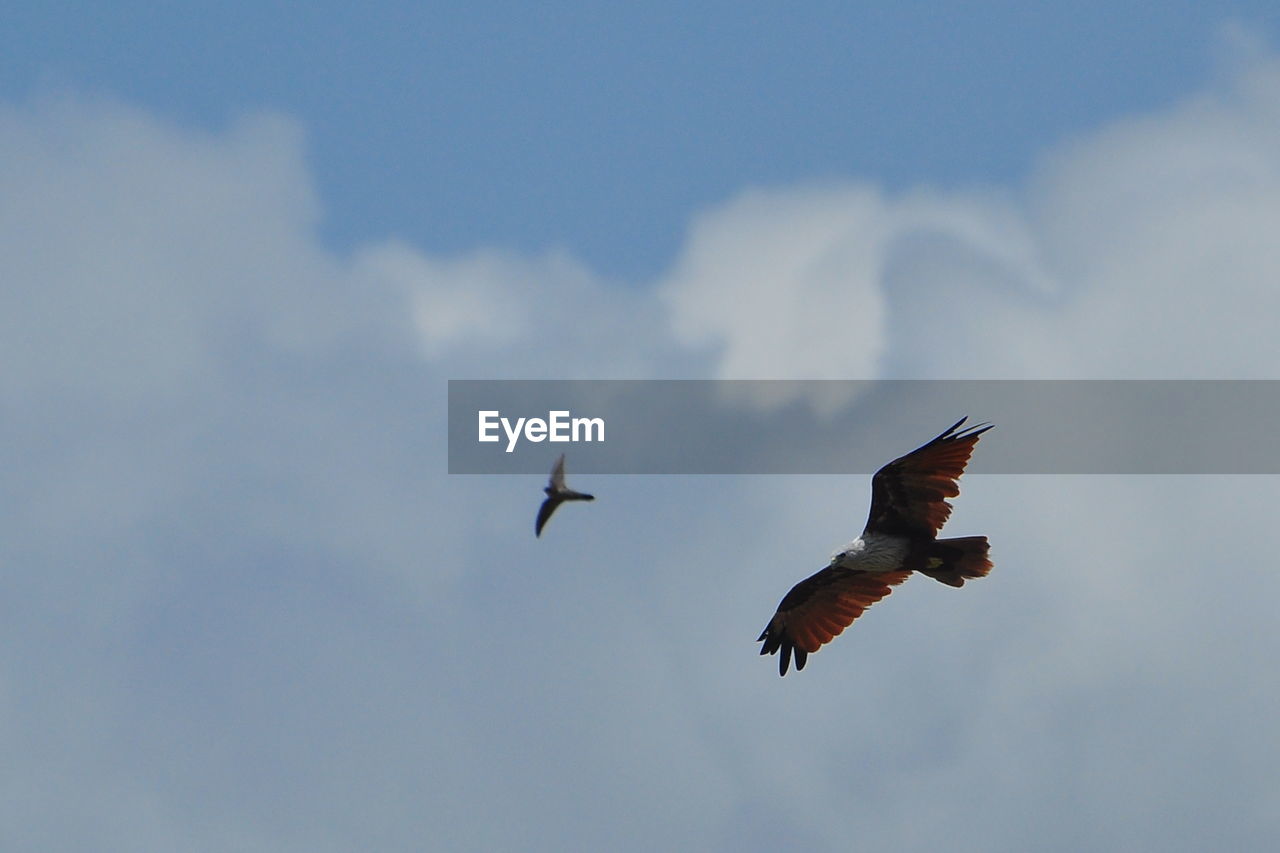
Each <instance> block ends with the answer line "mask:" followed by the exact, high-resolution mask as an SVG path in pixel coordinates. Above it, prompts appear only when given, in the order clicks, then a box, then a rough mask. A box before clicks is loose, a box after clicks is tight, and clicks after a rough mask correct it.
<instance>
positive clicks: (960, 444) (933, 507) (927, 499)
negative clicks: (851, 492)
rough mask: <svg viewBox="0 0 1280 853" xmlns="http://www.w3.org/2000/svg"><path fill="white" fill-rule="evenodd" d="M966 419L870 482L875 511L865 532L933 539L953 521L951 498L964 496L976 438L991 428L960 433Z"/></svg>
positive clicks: (883, 469)
mask: <svg viewBox="0 0 1280 853" xmlns="http://www.w3.org/2000/svg"><path fill="white" fill-rule="evenodd" d="M964 422H965V419H964V418H961V419H960V420H958V421H956V422H955V423H954V424H952V425H951V428H950V429H948V430H947V431H946V432H944V433H942V434H941V435H939V436H938V437H937V438H935V439H934V440H933V441H931V442H929V443H928V444H926V445H924V446H923V447H919V448H917V449H915V450H913V451H911V452H910V453H908V454H907V455H905V456H901V457H899V458H897V459H895V460H893V461H892V462H890V463H889V464H888V465H885V466H884V467H883V468H881V469H880V470H879V471H877V472H876V475H875V476H874V477H872V478H871V512H870V514H869V515H868V517H867V526H866V529H865V530H864V531H863V533H864V534H865V533H887V534H895V535H902V536H927V537H930V538H932V537H934V536H936V535H937V534H938V531H939V530H940V529H941V528H942V525H943V524H945V523H946V521H947V519H948V518H950V517H951V504H950V503H948V502H947V500H946V499H947V498H954V497H955V496H956V495H958V494H960V484H959V483H958V482H957V481H958V480H959V479H960V475H961V474H963V473H964V468H965V465H967V464H968V463H969V456H970V455H971V454H972V453H973V446H974V445H975V444H977V443H978V437H979V436H981V435H982V434H983V433H984V432H986V431H987V430H989V429H991V427H990V426H983V427H978V428H977V429H972V430H969V431H968V432H956V430H957V429H958V428H959V427H960V425H961V424H962V423H964Z"/></svg>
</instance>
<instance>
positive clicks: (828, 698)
mask: <svg viewBox="0 0 1280 853" xmlns="http://www.w3.org/2000/svg"><path fill="white" fill-rule="evenodd" d="M846 5H847V4H824V3H817V4H809V5H808V6H807V7H806V8H805V10H804V11H802V12H801V11H789V10H783V9H781V8H780V7H777V6H775V5H770V4H755V3H746V4H743V3H736V4H733V5H732V6H731V5H730V4H727V3H707V4H701V5H699V6H698V8H697V9H696V10H690V9H687V8H685V7H684V6H675V5H674V4H673V5H671V6H670V7H662V6H654V5H649V6H647V7H645V9H644V10H640V9H639V7H627V8H621V7H613V6H608V5H599V4H584V3H557V4H544V5H543V6H541V7H539V10H538V11H537V12H534V11H533V10H532V8H524V7H519V8H517V7H516V6H514V4H511V5H508V4H498V3H491V4H485V3H478V4H470V5H468V6H466V7H465V9H464V8H463V7H462V6H455V7H452V8H444V7H442V6H440V5H436V4H425V5H424V4H398V3H379V2H373V3H369V4H364V5H363V6H361V7H360V8H359V9H357V8H356V7H355V6H351V5H347V4H333V3H317V4H310V5H309V6H307V7H306V9H300V8H297V7H295V6H293V5H291V4H283V3H259V4H255V5H253V6H248V5H240V4H220V5H217V6H214V5H213V4H209V5H208V6H205V5H202V4H177V5H170V6H167V7H165V8H164V9H158V8H152V7H151V6H150V5H149V4H141V3H118V4H112V5H111V8H110V9H107V8H106V7H103V8H102V9H95V10H94V11H86V10H85V9H84V8H83V7H81V6H80V5H79V4H67V3H54V2H50V3H43V4H38V5H37V4H28V5H26V6H24V7H22V8H19V9H17V10H15V11H13V12H12V13H11V14H8V15H7V18H8V20H7V23H6V26H5V27H4V28H3V30H0V56H4V61H3V63H2V64H0V277H2V280H3V285H4V286H3V287H0V438H2V439H3V440H2V441H0V458H2V459H3V471H4V472H5V476H4V477H3V478H0V496H2V504H0V505H3V507H4V508H5V511H4V512H3V513H0V573H2V576H3V582H4V588H5V594H4V595H3V596H2V597H0V616H2V618H0V745H2V747H3V754H4V756H5V761H6V770H7V772H6V774H5V778H4V782H3V784H4V786H5V790H4V796H3V797H0V842H3V844H2V846H3V847H4V849H6V850H16V851H25V850H32V851H36V850H39V851H64V850H65V851H72V850H75V851H80V850H86V849H94V850H102V851H137V850H184V851H215V850H216V851H222V850H245V851H304V850H305V851H344V850H352V849H373V850H406V851H407V850H424V849H439V850H563V849H617V850H641V849H643V850H652V849H706V850H726V851H727V850H735V851H737V850H746V851H754V850H761V851H763V850H776V849H778V848H805V849H811V850H849V849H866V850H882V849H895V850H932V849H939V848H942V849H951V850H975V851H976V850H984V851H986V850H1023V849H1028V848H1032V847H1034V848H1035V849H1045V850H1078V849H1116V848H1118V847H1120V846H1122V845H1123V846H1125V847H1126V848H1140V849H1168V850H1201V849H1205V848H1206V847H1209V846H1210V845H1212V846H1214V847H1223V848H1227V849H1262V848H1264V847H1265V846H1269V845H1268V842H1269V841H1271V840H1273V839H1274V838H1275V837H1276V836H1277V834H1280V782H1277V780H1276V777H1275V774H1274V767H1275V766H1276V763H1277V760H1278V759H1280V726H1277V724H1276V723H1275V722H1274V719H1273V717H1274V715H1273V714H1271V713H1270V709H1271V708H1274V707H1276V706H1277V705H1280V679H1277V677H1276V675H1275V667H1274V661H1275V659H1276V657H1277V654H1278V653H1280V627H1277V624H1276V620H1275V617H1274V606H1273V604H1272V602H1274V601H1275V599H1276V596H1277V594H1280V581H1278V580H1277V575H1276V573H1275V572H1274V571H1273V570H1272V569H1273V565H1272V564H1273V562H1274V561H1273V559H1272V557H1271V550H1272V549H1271V548H1270V546H1269V542H1268V539H1267V536H1268V531H1269V530H1270V528H1271V526H1272V518H1271V515H1272V513H1271V500H1272V498H1273V493H1274V490H1275V486H1276V480H1275V478H1274V477H1272V476H1261V475H1258V476H1234V477H1230V476H1194V477H1193V476H1174V475H1163V476H1119V475H1099V476H1052V477H1050V476H1029V475H1021V476H1020V475H994V474H987V475H984V474H983V473H982V472H981V460H982V454H983V449H984V447H985V446H987V445H988V444H993V443H995V442H999V441H1000V440H1001V437H1000V425H999V424H997V425H996V429H994V430H992V431H991V432H990V433H988V434H987V435H985V436H984V437H983V439H982V442H981V443H980V444H979V446H978V448H977V450H976V452H975V456H974V463H973V466H972V469H971V472H970V473H969V474H968V475H966V477H965V478H964V480H963V482H962V487H963V494H962V495H961V496H960V497H959V498H958V499H957V500H956V502H955V512H954V514H953V515H952V518H951V520H950V522H949V523H948V526H947V528H946V533H947V534H950V535H971V534H985V535H987V536H988V537H989V539H990V540H991V542H992V556H993V559H994V562H995V568H994V570H993V572H992V573H991V575H990V577H989V578H986V579H984V580H981V581H977V582H973V583H970V584H967V585H966V586H965V588H964V589H962V590H955V589H951V588H947V587H944V586H942V585H940V584H936V583H932V582H930V581H928V579H926V578H912V579H911V580H909V581H908V582H907V583H906V584H904V585H903V586H902V587H900V588H898V589H897V590H896V591H895V592H894V593H893V595H892V596H890V597H889V598H888V599H887V600H885V601H883V602H880V603H879V604H877V605H876V606H875V607H874V608H872V609H871V610H870V611H869V612H868V613H867V614H865V615H864V616H863V617H862V618H861V619H860V620H859V621H858V623H857V624H856V625H854V626H853V627H852V628H851V629H849V630H848V631H847V632H846V633H845V634H844V635H843V636H841V637H840V638H839V639H838V640H837V641H836V642H835V643H833V644H831V645H830V646H829V647H826V648H824V649H822V650H821V651H820V652H818V653H816V654H814V655H812V656H811V657H810V659H809V662H808V665H807V667H806V669H805V670H804V672H802V673H792V674H791V675H788V676H787V677H786V678H779V677H778V675H777V667H776V661H775V660H774V659H772V658H764V659H762V658H760V657H759V656H758V655H757V649H758V647H757V646H756V644H754V643H753V642H752V641H753V639H754V638H755V637H756V636H757V635H758V633H759V631H760V629H761V628H762V627H763V626H764V624H765V622H766V621H767V619H768V618H769V616H770V615H771V614H772V612H773V609H774V608H775V606H776V604H777V602H778V600H779V599H780V598H781V597H782V595H783V594H784V593H785V592H786V591H787V589H788V588H789V587H790V586H791V585H792V584H793V583H795V582H796V581H798V580H800V579H801V578H803V577H805V576H807V575H809V574H810V573H812V572H813V571H815V570H816V569H818V568H820V567H821V566H822V565H824V564H825V562H826V560H827V559H828V557H829V556H830V555H831V553H832V552H833V551H834V550H836V549H837V548H838V547H839V546H841V545H842V544H844V543H845V542H847V541H848V540H850V539H851V538H853V537H854V536H855V535H857V533H858V532H859V531H860V530H861V526H862V523H863V521H864V519H865V512H866V506H867V498H868V492H869V488H868V482H867V478H866V477H865V476H861V477H859V476H826V477H823V476H810V477H799V476H754V477H748V476H737V477H734V476H714V477H713V476H676V477H661V478H659V477H644V476H629V477H627V476H605V475H590V474H588V473H585V472H583V473H577V474H575V473H574V469H573V465H572V460H571V461H570V466H569V470H570V484H571V485H574V486H576V487H578V488H581V489H583V490H586V491H590V492H593V493H595V494H596V495H597V500H596V501H595V502H593V503H591V504H589V505H570V506H566V507H562V508H561V509H560V510H559V511H558V512H557V514H556V516H555V518H554V519H553V520H552V522H551V523H550V524H549V525H548V527H547V529H546V530H545V531H544V533H543V536H542V537H541V538H540V539H535V538H534V536H533V530H532V527H533V519H534V515H535V513H536V510H537V506H538V503H539V502H540V500H541V497H542V494H541V491H540V490H541V487H542V485H543V479H542V478H541V477H533V476H528V475H522V476H516V475H507V476H503V475H493V476H450V475H448V474H447V473H446V471H447V459H446V430H445V426H446V412H445V402H446V388H447V385H446V383H447V380H449V379H463V378H466V379H477V378H500V379H520V378H557V379H566V378H570V379H571V378H599V379H649V378H699V379H771V378H783V379H899V378H935V379H961V378H964V379H998V378H1023V379H1026V378H1032V379H1036V378H1043V379H1058V378H1088V379H1108V378H1141V379H1183V378H1194V379H1240V378H1249V379H1271V378H1276V377H1277V373H1280V343H1277V339H1276V336H1275V334H1274V328H1275V319H1274V318H1275V317H1276V316H1277V313H1278V312H1280V291H1278V289H1277V286H1276V282H1277V281H1280V243H1277V241H1276V240H1275V226H1274V223H1276V222H1277V221H1280V53H1278V52H1277V50H1276V48H1275V47H1274V46H1273V45H1274V44H1275V39H1276V38H1278V37H1280V21H1277V20H1276V18H1277V15H1276V13H1275V11H1274V9H1273V7H1272V4H1262V3H1246V2H1240V3H1217V2H1207V3H1199V4H1194V6H1192V5H1191V4H1186V5H1185V6H1182V7H1168V8H1165V9H1162V10H1161V13H1160V14H1159V15H1156V14H1154V13H1153V12H1152V11H1151V9H1150V6H1149V5H1147V4H1136V3H1108V4H1101V3H1096V4H1095V3H1084V4H1074V5H1073V6H1072V8H1071V10H1070V11H1068V10H1066V9H1065V8H1063V9H1062V10H1053V9H1047V8H1036V9H1034V10H1031V9H1030V8H1028V7H1026V6H1025V5H1022V4H1019V5H1015V4H1000V3H992V4H979V5H978V6H977V7H976V8H975V6H974V4H959V3H943V4H937V3H932V4H927V5H926V4H912V3H904V4H896V5H895V6H894V7H892V8H888V7H885V8H880V9H876V8H871V7H864V8H861V9H850V8H846ZM777 402H779V401H769V400H765V401H761V403H762V404H763V405H769V404H771V403H774V404H776V403H777ZM813 402H814V404H815V405H817V406H821V405H832V401H829V400H828V401H822V400H816V401H813ZM961 414H969V415H972V416H973V417H975V418H976V419H983V413H982V412H950V411H948V412H939V413H938V415H937V418H936V421H934V422H929V423H921V424H920V425H919V429H918V433H914V434H912V435H903V436H902V443H903V446H902V448H901V450H902V451H906V450H909V449H911V448H912V447H914V446H916V445H917V444H919V443H921V442H923V441H924V440H926V439H928V438H930V437H932V436H933V435H935V434H937V433H938V432H940V431H941V430H942V429H943V428H945V427H946V426H947V425H949V424H950V423H951V422H953V421H954V420H955V418H956V417H958V416H959V415H961ZM1079 418H1080V421H1081V423H1082V424H1087V423H1088V421H1089V419H1090V412H1088V411H1081V412H1079ZM690 429H691V430H696V429H697V425H696V424H692V425H690ZM1023 440H1025V437H1023ZM1259 452H1260V453H1265V452H1266V450H1265V448H1260V449H1259ZM550 462H551V458H550V455H549V457H548V467H550Z"/></svg>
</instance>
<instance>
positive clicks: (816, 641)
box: [758, 418, 991, 675]
mask: <svg viewBox="0 0 1280 853" xmlns="http://www.w3.org/2000/svg"><path fill="white" fill-rule="evenodd" d="M964 421H965V419H964V418H961V419H960V420H959V421H957V422H956V423H954V424H952V425H951V427H950V428H949V429H947V430H946V431H945V432H943V433H942V434H941V435H939V436H938V437H937V438H935V439H933V440H932V441H930V442H929V443H928V444H925V445H923V446H922V447H920V448H917V449H916V450H913V451H912V452H910V453H908V454H906V455H905V456H902V457H899V458H898V459H895V460H894V461H892V462H890V463H889V464H887V465H885V466H884V467H883V468H881V469H880V470H879V471H877V472H876V475H875V476H874V477H873V478H872V480H871V512H870V515H869V517H868V519H867V526H866V528H865V529H864V530H863V534H862V535H863V538H864V539H866V538H867V537H868V536H881V537H888V538H890V539H891V540H894V539H896V540H897V541H899V542H900V543H901V545H902V547H903V548H904V549H905V551H904V552H903V553H904V555H905V556H904V558H903V562H902V563H901V564H900V565H901V568H900V569H897V570H893V571H870V570H862V569H857V568H851V567H849V566H847V565H839V564H837V563H836V562H835V561H833V564H832V565H830V566H828V567H827V568H825V569H822V570H821V571H819V572H817V573H816V574H814V575H812V576H810V577H808V578H806V579H804V580H802V581H801V582H800V583H798V584H796V585H795V586H794V587H792V589H791V591H790V592H788V593H787V595H786V597H784V598H783V599H782V603H781V604H779V605H778V610H777V612H776V613H774V615H773V618H772V619H771V620H769V624H768V625H767V626H765V629H764V632H763V633H761V634H760V637H759V638H758V641H759V642H762V643H763V645H762V646H761V648H760V654H762V655H764V654H775V653H779V652H781V657H780V659H779V661H778V671H779V673H780V674H781V675H786V674H787V668H788V667H789V666H790V663H791V660H792V658H793V657H794V659H795V664H796V669H797V670H801V669H804V665H805V661H806V658H807V657H808V655H809V653H810V652H816V651H817V650H818V649H819V648H821V647H822V646H823V645H825V644H826V643H829V642H831V641H832V640H833V639H835V638H836V637H837V636H839V635H840V633H841V632H842V631H844V629H845V628H847V627H849V625H851V624H853V621H854V620H855V619H857V618H858V617H859V616H861V615H862V613H863V611H865V610H866V609H867V608H868V607H870V606H871V605H872V604H874V603H875V602H877V601H879V600H880V599H882V598H884V597H885V596H886V595H888V594H889V593H890V591H891V588H892V587H893V586H896V585H897V584H900V583H902V582H903V581H904V580H906V578H907V576H908V575H910V574H911V572H912V571H915V570H919V571H920V572H921V573H923V574H927V575H929V576H930V577H932V578H934V579H936V580H938V581H941V582H942V583H945V584H948V585H950V586H963V585H964V582H965V581H966V580H968V579H972V578H978V577H984V576H986V574H987V573H988V572H989V571H990V570H991V560H990V559H989V557H988V555H987V554H988V545H987V539H986V537H985V536H966V537H962V538H958V539H942V540H938V539H936V538H935V537H936V536H937V533H938V530H939V529H940V528H941V527H942V525H943V524H944V523H945V522H946V520H947V518H948V517H950V515H951V504H949V503H948V502H947V500H946V499H947V498H953V497H955V496H956V495H958V494H960V486H959V484H958V483H957V480H959V478H960V475H961V474H963V473H964V469H965V465H966V464H968V462H969V456H970V455H971V454H972V453H973V447H974V445H975V444H977V442H978V437H979V436H980V435H982V433H984V432H986V431H987V430H989V429H991V427H990V426H981V427H978V428H976V429H972V430H969V431H968V432H957V429H959V427H960V425H961V424H963V423H964ZM877 568H883V567H882V566H878V567H877Z"/></svg>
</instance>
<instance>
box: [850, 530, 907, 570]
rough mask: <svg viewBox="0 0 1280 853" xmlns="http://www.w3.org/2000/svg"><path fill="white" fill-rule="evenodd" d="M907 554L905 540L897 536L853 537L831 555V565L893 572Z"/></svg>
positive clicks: (899, 567)
mask: <svg viewBox="0 0 1280 853" xmlns="http://www.w3.org/2000/svg"><path fill="white" fill-rule="evenodd" d="M906 556H907V540H906V539H903V538H899V537H897V536H868V537H866V538H865V539H862V538H859V539H855V540H853V541H852V542H850V543H849V544H848V545H846V546H845V547H844V548H842V549H841V550H840V551H838V552H836V553H835V554H833V555H832V557H831V565H833V566H838V567H840V568H842V569H859V570H861V571H864V572H895V571H897V570H898V569H901V568H902V561H903V559H904V558H905V557H906Z"/></svg>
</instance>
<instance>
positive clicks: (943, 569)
mask: <svg viewBox="0 0 1280 853" xmlns="http://www.w3.org/2000/svg"><path fill="white" fill-rule="evenodd" d="M989 548H990V546H989V545H988V544H987V537H985V536H962V537H960V538H959V539H939V540H938V541H936V542H934V543H933V549H932V550H931V551H930V552H929V556H928V557H927V558H926V559H925V564H924V565H923V566H922V567H920V569H919V571H920V573H921V574H923V575H928V576H929V577H931V578H933V579H934V580H936V581H941V582H942V583H945V584H947V585H948V586H964V582H965V581H966V580H972V579H973V578H984V577H986V576H987V572H989V571H991V559H990V557H988V555H987V551H988V550H989Z"/></svg>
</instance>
